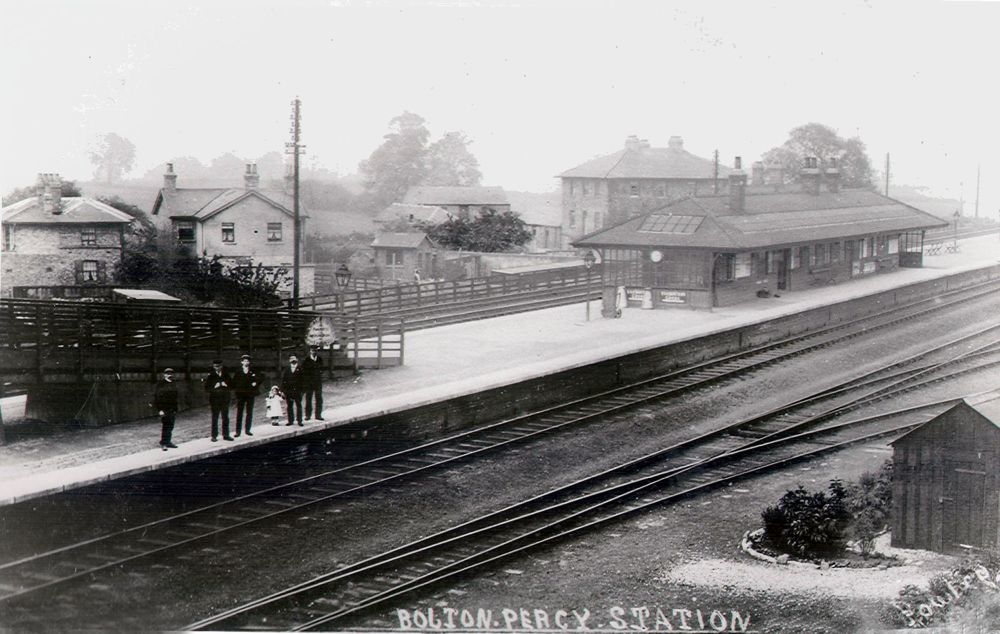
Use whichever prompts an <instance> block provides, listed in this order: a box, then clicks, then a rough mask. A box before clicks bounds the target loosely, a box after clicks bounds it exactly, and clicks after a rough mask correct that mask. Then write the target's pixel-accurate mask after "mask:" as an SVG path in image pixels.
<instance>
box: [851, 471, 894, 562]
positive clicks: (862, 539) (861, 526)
mask: <svg viewBox="0 0 1000 634" xmlns="http://www.w3.org/2000/svg"><path fill="white" fill-rule="evenodd" d="M847 509H848V511H850V513H851V515H852V520H851V532H852V533H853V535H854V537H855V539H857V540H858V543H859V544H860V545H861V556H862V557H864V558H865V559H867V558H868V557H869V556H870V555H871V554H872V553H873V552H875V538H876V537H878V535H879V534H880V533H881V532H882V529H883V528H885V525H886V524H888V523H889V516H890V512H891V510H892V461H891V460H886V461H885V463H884V464H883V465H882V468H881V469H879V471H878V472H875V473H873V472H866V473H864V474H862V475H861V477H860V478H859V479H858V482H857V484H854V485H851V487H850V490H849V491H848V496H847Z"/></svg>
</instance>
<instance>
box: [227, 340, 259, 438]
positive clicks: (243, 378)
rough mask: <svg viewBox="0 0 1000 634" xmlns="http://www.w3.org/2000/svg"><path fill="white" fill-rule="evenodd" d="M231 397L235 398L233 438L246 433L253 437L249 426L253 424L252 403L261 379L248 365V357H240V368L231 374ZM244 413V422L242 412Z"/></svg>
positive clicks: (257, 392)
mask: <svg viewBox="0 0 1000 634" xmlns="http://www.w3.org/2000/svg"><path fill="white" fill-rule="evenodd" d="M232 379H233V384H232V388H233V396H235V397H236V433H235V434H234V435H235V436H237V437H239V435H240V434H241V433H242V432H243V431H246V433H247V436H253V432H252V431H250V425H251V423H252V422H253V401H254V397H256V396H257V395H258V394H260V383H261V378H260V377H259V376H258V375H257V372H256V370H254V369H253V367H252V365H251V363H250V355H248V354H245V355H243V356H242V357H240V368H239V369H238V370H236V371H235V372H233V377H232ZM244 411H245V412H246V419H245V421H246V422H244V418H243V412H244Z"/></svg>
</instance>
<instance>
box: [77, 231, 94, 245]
mask: <svg viewBox="0 0 1000 634" xmlns="http://www.w3.org/2000/svg"><path fill="white" fill-rule="evenodd" d="M80 244H82V245H83V246H85V247H96V246H97V229H93V228H91V229H83V230H81V231H80Z"/></svg>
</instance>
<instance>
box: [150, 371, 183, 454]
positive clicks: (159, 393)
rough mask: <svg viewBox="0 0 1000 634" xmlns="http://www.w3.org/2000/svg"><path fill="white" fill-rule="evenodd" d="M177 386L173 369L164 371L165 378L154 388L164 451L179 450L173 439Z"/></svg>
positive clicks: (155, 407)
mask: <svg viewBox="0 0 1000 634" xmlns="http://www.w3.org/2000/svg"><path fill="white" fill-rule="evenodd" d="M177 401H178V399H177V384H176V383H174V370H173V368H165V369H164V370H163V378H162V379H160V380H159V381H157V382H156V387H154V388H153V409H155V410H156V411H157V412H159V415H160V447H162V448H163V451H166V450H167V449H177V445H175V444H174V443H173V441H172V440H171V437H172V436H173V433H174V420H175V419H176V417H177Z"/></svg>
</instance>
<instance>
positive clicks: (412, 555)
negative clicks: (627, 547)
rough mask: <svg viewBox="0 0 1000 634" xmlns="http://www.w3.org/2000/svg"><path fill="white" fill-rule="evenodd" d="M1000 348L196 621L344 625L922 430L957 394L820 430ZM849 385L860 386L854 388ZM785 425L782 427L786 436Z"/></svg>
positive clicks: (674, 451) (616, 472)
mask: <svg viewBox="0 0 1000 634" xmlns="http://www.w3.org/2000/svg"><path fill="white" fill-rule="evenodd" d="M998 351H1000V339H994V340H992V341H990V342H988V343H986V344H983V345H980V346H977V347H976V348H975V349H973V350H970V351H967V352H963V353H961V354H959V355H956V356H954V357H952V358H950V359H948V360H945V361H942V362H939V363H935V364H929V365H927V366H925V367H923V368H922V369H921V370H920V371H917V372H912V373H910V374H909V376H906V377H901V376H898V373H891V372H888V371H887V373H886V377H883V378H882V379H880V380H879V382H881V383H882V385H878V386H875V385H873V383H875V382H876V381H873V380H870V379H867V378H861V379H858V380H855V381H851V382H847V383H845V384H844V385H842V386H838V389H835V390H824V391H822V392H820V393H817V394H816V395H814V396H813V397H810V398H807V399H802V400H799V401H796V402H794V403H790V404H788V405H786V406H784V407H782V408H779V409H778V410H775V411H774V412H771V413H769V414H767V415H765V416H759V417H754V418H753V419H748V420H745V421H740V422H738V423H735V424H733V425H730V426H727V428H725V429H723V430H718V432H717V433H716V432H713V433H711V434H706V435H704V436H702V437H699V438H695V439H690V440H687V441H684V442H682V443H678V444H676V445H673V446H671V447H669V448H665V449H663V450H660V451H657V452H654V453H652V454H650V455H648V456H644V457H642V458H640V459H638V460H634V461H631V462H630V463H628V464H626V465H620V466H618V467H615V468H614V469H611V470H608V471H605V472H602V473H599V474H595V475H593V476H590V477H588V478H585V479H583V480H579V481H577V482H574V483H571V484H569V485H566V486H564V487H560V488H559V489H556V490H553V491H550V492H548V493H545V494H543V495H540V496H536V497H534V498H532V499H529V500H526V501H524V502H520V503H518V504H515V505H512V506H509V507H507V508H505V509H502V510H499V511H495V512H492V513H489V514H486V515H484V516H482V517H479V518H476V519H475V520H472V521H470V522H466V523H464V524H462V525H461V526H457V527H454V528H451V529H448V530H445V531H442V532H439V533H437V534H435V535H432V536H429V537H426V538H422V539H419V540H416V541H414V542H411V543H410V544H407V545H405V546H402V547H399V548H396V549H393V550H391V551H389V552H386V553H383V554H380V555H377V556H374V557H371V558H368V559H366V560H363V561H360V562H357V563H355V564H352V565H350V566H346V567H343V568H341V569H340V570H337V571H334V572H332V573H329V574H326V575H323V576H320V577H317V578H315V579H312V580H310V581H308V582H306V583H302V584H299V585H296V586H294V587H292V588H288V589H286V590H282V591H280V592H277V593H274V594H272V595H269V596H267V597H264V598H262V599H259V600H256V601H252V602H249V603H247V604H245V605H242V606H239V607H237V608H234V609H231V610H228V611H226V612H223V613H221V614H218V615H215V616H213V617H211V618H209V619H205V620H203V621H199V622H197V623H193V624H191V625H189V626H187V629H205V628H211V629H224V630H244V629H252V630H260V629H267V630H280V631H302V630H311V629H316V628H320V627H331V625H332V626H333V627H337V625H336V624H339V623H341V622H343V620H345V619H348V618H351V617H353V616H356V615H358V614H359V613H360V612H362V611H365V610H369V609H371V608H374V607H376V606H384V605H385V604H386V603H388V602H390V601H392V600H393V599H397V598H399V597H401V596H403V595H406V594H409V593H411V592H414V591H417V590H420V589H423V588H426V587H428V586H430V585H432V584H436V583H440V582H441V581H444V580H446V579H450V578H453V577H456V576H460V575H465V574H468V573H470V572H472V571H476V570H478V569H480V568H483V567H485V566H492V565H494V564H495V563H496V562H498V561H500V560H502V559H505V558H509V557H513V556H518V555H521V554H523V553H524V552H526V551H528V550H531V549H536V548H540V547H544V546H547V545H551V544H554V543H556V542H558V541H560V540H564V539H567V538H570V537H573V536H576V535H578V534H580V533H582V532H583V531H588V530H593V529H595V528H598V527H601V526H604V525H606V524H608V523H610V522H615V521H620V520H621V519H624V518H625V517H628V516H630V515H633V514H636V513H640V512H643V511H645V510H648V509H650V508H653V507H656V506H660V505H663V504H666V503H670V502H673V501H676V500H678V499H681V498H683V497H685V496H689V495H691V494H694V493H697V492H700V491H704V490H707V489H709V488H712V487H717V486H720V485H722V484H725V483H728V482H732V481H734V480H737V479H742V478H747V477H750V476H753V475H757V474H760V473H763V472H766V471H768V470H772V469H777V468H781V467H784V466H787V465H788V464H790V463H792V462H794V461H798V460H803V459H806V458H810V457H814V456H816V455H819V454H821V453H825V452H829V451H833V450H835V449H838V448H842V447H844V446H847V445H850V444H854V443H858V442H862V441H869V440H872V439H874V438H878V437H880V436H884V435H887V434H895V433H899V432H901V431H905V430H908V429H912V428H914V427H915V426H917V425H919V424H921V423H923V422H926V421H927V420H930V418H931V417H932V416H933V415H936V414H937V413H939V412H940V411H941V410H942V409H943V408H944V407H945V406H947V405H948V404H949V403H952V402H954V401H942V402H936V403H929V404H925V405H921V406H918V407H911V408H907V409H905V410H896V411H894V412H890V413H882V414H877V415H874V416H866V417H862V418H857V419H855V420H852V421H849V422H843V423H836V424H828V425H826V426H823V427H819V428H814V429H810V427H812V426H814V425H816V424H817V423H819V422H821V421H829V420H831V419H833V418H835V417H838V416H842V415H843V414H845V413H846V412H849V411H853V410H857V409H859V408H863V407H865V406H870V405H872V404H873V403H874V402H876V401H878V400H882V399H887V398H891V397H894V396H899V395H900V394H902V393H905V392H909V391H911V390H914V389H918V388H920V387H923V386H926V385H927V384H928V383H931V382H936V381H941V380H946V379H947V378H951V377H954V376H955V375H957V374H961V373H964V372H968V371H971V370H972V369H983V368H984V367H995V366H996V365H997V364H1000V355H998V354H997V353H998ZM887 370H888V369H887ZM848 391H853V392H855V393H854V394H851V395H849V396H848V394H847V393H848ZM831 400H832V401H834V402H832V403H831V402H829V401H831ZM817 410H818V411H817ZM900 419H903V420H902V421H901V420H900ZM754 428H764V429H769V430H771V431H769V432H768V433H767V434H766V435H765V436H761V437H758V438H751V439H748V438H747V436H746V435H745V434H744V433H741V432H745V431H747V430H748V429H754ZM775 428H780V430H781V432H782V433H781V434H776V433H775Z"/></svg>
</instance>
